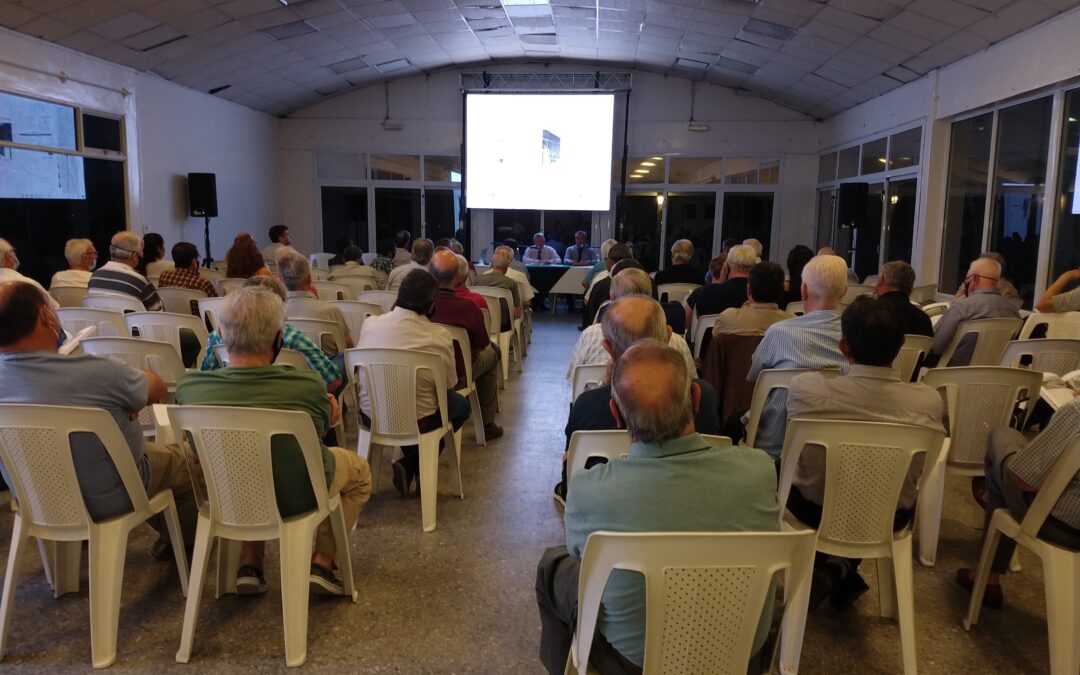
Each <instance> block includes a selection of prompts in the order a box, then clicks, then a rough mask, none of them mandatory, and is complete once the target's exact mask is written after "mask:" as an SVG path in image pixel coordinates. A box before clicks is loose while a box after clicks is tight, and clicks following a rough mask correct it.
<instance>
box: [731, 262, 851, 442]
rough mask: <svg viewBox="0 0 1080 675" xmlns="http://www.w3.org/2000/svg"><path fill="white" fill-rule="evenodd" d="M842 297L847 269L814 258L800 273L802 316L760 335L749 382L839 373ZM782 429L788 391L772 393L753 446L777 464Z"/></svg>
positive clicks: (782, 439) (840, 361)
mask: <svg viewBox="0 0 1080 675" xmlns="http://www.w3.org/2000/svg"><path fill="white" fill-rule="evenodd" d="M846 292H847V263H846V262H845V261H844V259H843V258H840V257H839V256H835V255H819V256H817V257H815V258H813V259H811V260H810V262H808V263H807V264H806V267H804V268H803V273H802V299H803V303H804V304H805V307H806V313H805V314H803V315H802V316H797V317H795V318H794V319H788V320H786V321H780V322H777V323H774V324H773V325H771V326H769V327H768V328H767V329H766V330H765V336H764V337H763V338H761V342H760V343H759V344H758V347H757V349H756V350H755V351H754V360H753V363H751V365H750V372H749V373H747V375H746V380H747V381H748V382H756V381H757V377H758V374H759V373H760V372H761V371H763V370H770V369H774V368H814V369H822V368H839V367H840V366H841V365H843V364H844V363H846V362H847V359H846V358H845V357H844V355H843V354H842V353H841V352H840V312H838V311H836V306H837V304H838V303H839V302H840V299H841V298H843V297H844V293H846ZM786 428H787V390H785V389H776V390H774V391H773V392H772V393H771V394H769V398H768V399H767V400H766V401H765V407H764V408H763V409H762V411H761V420H760V421H759V422H758V430H757V437H756V438H755V440H754V446H755V447H757V448H760V449H762V450H764V451H765V452H767V453H769V455H771V456H772V458H773V459H775V460H779V459H780V451H781V450H782V449H783V446H784V432H785V430H786Z"/></svg>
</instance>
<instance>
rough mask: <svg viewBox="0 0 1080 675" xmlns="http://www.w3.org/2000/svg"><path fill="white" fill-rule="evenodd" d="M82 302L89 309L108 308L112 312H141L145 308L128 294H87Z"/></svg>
mask: <svg viewBox="0 0 1080 675" xmlns="http://www.w3.org/2000/svg"><path fill="white" fill-rule="evenodd" d="M82 303H83V307H89V308H90V309H108V310H112V311H114V312H142V311H144V310H145V309H146V307H144V306H143V304H142V303H141V302H139V301H138V300H136V299H135V298H134V297H132V296H130V295H87V296H86V297H85V298H83V301H82Z"/></svg>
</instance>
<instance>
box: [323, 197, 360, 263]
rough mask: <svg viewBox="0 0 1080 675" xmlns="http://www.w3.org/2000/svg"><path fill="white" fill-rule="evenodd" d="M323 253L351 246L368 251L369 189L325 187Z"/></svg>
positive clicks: (337, 251)
mask: <svg viewBox="0 0 1080 675" xmlns="http://www.w3.org/2000/svg"><path fill="white" fill-rule="evenodd" d="M322 232H323V238H322V240H323V250H324V251H329V252H331V253H340V252H342V251H344V250H345V247H346V246H348V245H350V244H356V245H357V246H359V247H360V248H362V249H364V251H365V252H367V251H368V248H369V244H368V191H367V188H366V187H337V186H330V185H324V186H323V187H322Z"/></svg>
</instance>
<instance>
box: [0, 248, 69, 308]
mask: <svg viewBox="0 0 1080 675" xmlns="http://www.w3.org/2000/svg"><path fill="white" fill-rule="evenodd" d="M18 269H19V256H17V255H15V247H14V246H12V245H11V244H10V243H8V240H7V239H0V284H2V283H4V282H5V281H25V282H26V283H28V284H33V285H34V286H36V287H37V288H39V289H40V290H41V292H42V293H43V294H44V295H45V298H46V299H47V300H48V301H49V305H50V306H51V307H52V308H53V309H57V308H59V307H60V303H58V302H57V301H56V300H55V299H54V298H53V296H51V295H49V294H48V293H46V292H45V289H44V288H42V286H41V284H39V283H38V282H37V281H34V280H33V279H31V278H30V277H27V276H23V275H22V274H19V272H18V271H17V270H18Z"/></svg>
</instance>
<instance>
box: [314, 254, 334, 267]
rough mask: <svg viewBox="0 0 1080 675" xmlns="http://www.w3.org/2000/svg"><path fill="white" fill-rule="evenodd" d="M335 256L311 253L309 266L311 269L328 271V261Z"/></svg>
mask: <svg viewBox="0 0 1080 675" xmlns="http://www.w3.org/2000/svg"><path fill="white" fill-rule="evenodd" d="M335 257H336V256H335V255H334V254H333V253H312V254H311V258H310V260H311V266H312V267H313V268H318V269H323V270H329V269H330V261H331V260H332V259H334V258H335Z"/></svg>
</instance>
